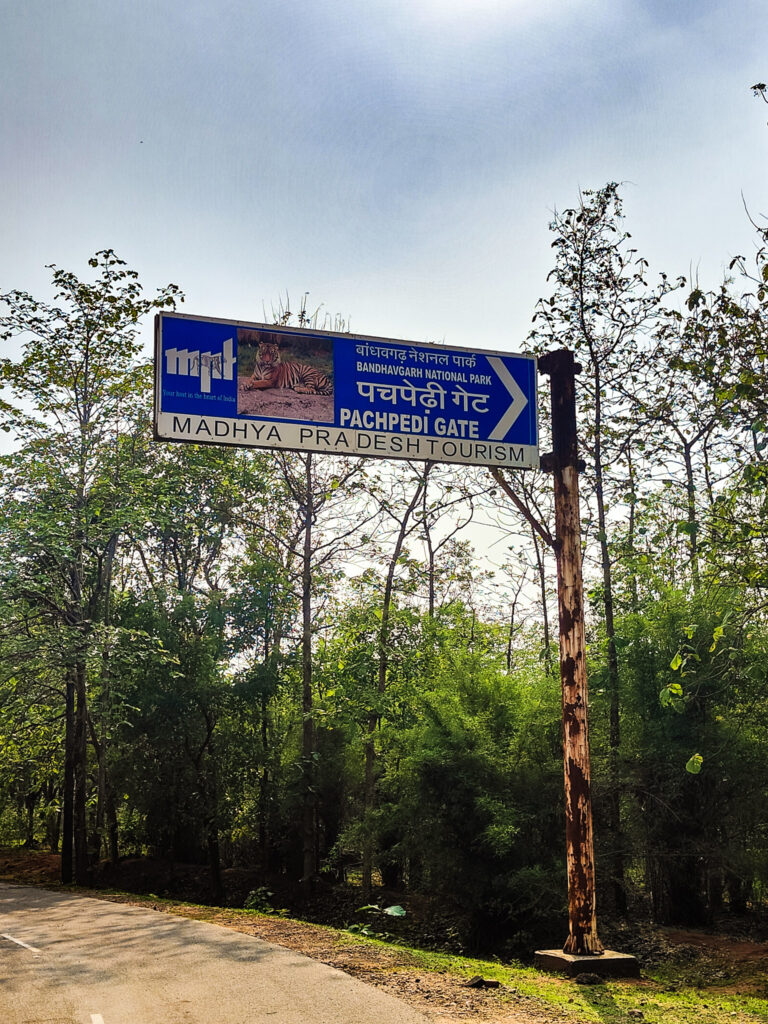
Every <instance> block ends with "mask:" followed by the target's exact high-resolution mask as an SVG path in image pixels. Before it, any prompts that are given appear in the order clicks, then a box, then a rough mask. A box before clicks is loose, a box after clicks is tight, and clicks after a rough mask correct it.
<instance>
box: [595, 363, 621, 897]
mask: <svg viewBox="0 0 768 1024" xmlns="http://www.w3.org/2000/svg"><path fill="white" fill-rule="evenodd" d="M594 359H595V357H594V355H593V361H594ZM593 365H594V370H593V400H594V410H595V413H594V414H595V423H594V457H595V500H596V502H597V525H598V540H599V543H600V564H601V568H602V574H603V611H604V615H605V640H606V646H607V654H608V700H609V726H608V746H609V750H608V790H609V793H608V820H609V828H610V830H611V838H612V842H613V849H612V853H611V886H612V889H613V902H614V906H615V908H616V911H617V913H619V914H621V915H622V916H624V915H625V914H626V912H627V892H626V886H625V883H624V849H623V847H624V838H623V835H622V828H621V780H620V777H619V746H620V744H621V731H620V718H619V660H618V656H617V654H616V627H615V624H614V618H613V576H612V569H611V556H610V551H609V550H608V532H607V522H606V513H605V487H604V481H603V433H602V381H601V379H600V371H599V368H598V366H597V362H596V361H594V362H593Z"/></svg>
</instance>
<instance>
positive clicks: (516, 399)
mask: <svg viewBox="0 0 768 1024" xmlns="http://www.w3.org/2000/svg"><path fill="white" fill-rule="evenodd" d="M487 358H488V362H489V363H490V364H491V366H492V367H493V368H494V370H495V371H496V373H497V375H498V377H499V379H500V380H501V383H502V384H503V385H504V387H505V388H506V389H507V391H508V392H509V393H510V395H512V401H511V403H510V405H509V408H508V409H507V411H506V412H505V413H504V415H503V416H502V417H501V419H500V420H499V422H498V423H497V424H496V426H495V427H494V428H493V430H492V431H491V433H490V434H489V435H488V439H489V440H490V441H503V440H504V438H505V437H506V436H507V434H508V433H509V430H510V428H511V426H512V424H513V423H514V422H515V420H516V419H517V417H518V416H519V415H520V413H521V412H522V411H523V409H524V408H525V407H526V405H528V399H527V398H526V397H525V395H524V394H523V392H522V391H521V389H520V385H519V384H518V383H517V381H516V380H515V378H514V377H513V376H512V374H511V373H510V372H509V370H508V369H507V368H506V366H505V365H504V363H503V361H502V360H501V359H499V357H498V356H488V357H487Z"/></svg>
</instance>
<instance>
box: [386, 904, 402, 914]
mask: <svg viewBox="0 0 768 1024" xmlns="http://www.w3.org/2000/svg"><path fill="white" fill-rule="evenodd" d="M382 914H388V915H389V916H390V917H405V908H404V907H401V906H399V905H398V904H395V905H394V906H393V907H384V909H383V910H382Z"/></svg>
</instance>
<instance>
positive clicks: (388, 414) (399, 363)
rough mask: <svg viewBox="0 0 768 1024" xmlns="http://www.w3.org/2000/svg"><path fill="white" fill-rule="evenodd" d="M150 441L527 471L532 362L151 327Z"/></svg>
mask: <svg viewBox="0 0 768 1024" xmlns="http://www.w3.org/2000/svg"><path fill="white" fill-rule="evenodd" d="M155 345H156V350H155V435H156V437H157V438H158V439H160V440H167V441H192V442H195V443H198V444H201V443H218V444H234V445H244V446H249V447H251V446H252V447H261V448H286V449H297V450H301V451H316V452H327V453H331V454H334V455H375V456H379V457H382V458H404V459H428V460H430V461H434V462H457V463H463V464H467V465H484V466H506V467H510V468H528V467H533V466H538V464H539V459H538V434H537V421H536V360H535V358H534V357H533V356H527V355H510V354H508V353H504V352H486V351H483V350H479V349H460V348H449V347H447V346H443V345H429V344H419V343H417V342H406V341H391V340H388V339H383V338H371V337H364V336H361V335H350V334H333V333H330V332H326V331H314V330H303V329H302V330H299V329H292V328H288V327H276V326H267V325H265V324H250V323H242V322H237V321H224V320H211V319H202V318H199V317H190V316H186V315H181V314H176V313H163V314H160V315H159V316H158V317H157V318H156V342H155Z"/></svg>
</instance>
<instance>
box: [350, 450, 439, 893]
mask: <svg viewBox="0 0 768 1024" xmlns="http://www.w3.org/2000/svg"><path fill="white" fill-rule="evenodd" d="M430 468H431V466H430V464H429V463H427V464H426V465H425V467H424V474H423V476H422V477H420V478H419V481H418V485H417V487H416V490H415V491H414V493H413V497H412V498H411V501H410V503H409V505H408V508H407V509H406V511H405V513H404V514H403V518H402V520H401V521H400V529H399V530H398V533H397V540H396V541H395V546H394V549H393V551H392V555H391V557H390V559H389V566H388V568H387V578H386V581H385V584H384V597H383V599H382V604H381V626H380V627H379V666H378V676H377V682H376V690H377V692H378V694H379V695H380V696H383V694H385V693H386V691H387V669H388V668H389V617H390V612H391V610H392V594H393V592H394V586H395V572H396V570H397V563H398V561H399V559H400V555H401V554H402V550H403V544H404V543H405V538H406V536H407V534H408V523H409V522H410V519H411V516H412V515H413V511H414V509H415V508H416V505H417V504H418V502H419V500H420V498H421V495H422V493H424V492H425V491H426V486H427V478H428V476H429V471H430ZM430 551H431V549H430ZM431 580H432V571H431V568H430V581H431ZM429 592H430V602H433V600H434V591H433V584H432V582H430V591H429ZM433 607H434V606H433ZM430 614H431V612H430ZM379 720H380V715H379V714H378V713H374V714H372V715H371V716H370V717H369V719H368V736H367V739H366V741H365V783H364V788H363V792H364V800H365V809H364V810H365V814H366V816H367V815H369V814H370V813H371V811H372V810H373V808H374V806H375V803H376V745H375V740H374V735H375V732H376V728H377V726H378V724H379ZM362 883H363V898H364V899H366V900H370V898H371V889H372V885H373V836H372V835H371V834H370V833H367V834H366V836H365V839H364V842H363V877H362Z"/></svg>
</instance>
